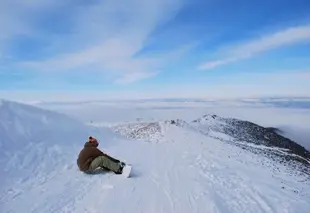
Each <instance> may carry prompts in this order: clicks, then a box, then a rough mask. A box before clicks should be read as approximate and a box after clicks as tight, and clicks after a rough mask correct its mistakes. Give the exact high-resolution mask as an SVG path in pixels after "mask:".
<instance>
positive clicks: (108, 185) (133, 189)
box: [0, 128, 310, 213]
mask: <svg viewBox="0 0 310 213" xmlns="http://www.w3.org/2000/svg"><path fill="white" fill-rule="evenodd" d="M165 134H166V136H167V138H168V139H169V138H170V139H171V140H168V141H166V142H165V143H146V142H143V141H135V140H134V141H128V140H123V141H117V142H115V144H114V145H112V146H110V147H109V150H108V152H109V153H111V154H112V155H114V156H122V159H124V160H125V161H128V162H130V163H132V164H133V165H134V168H133V173H134V174H133V177H132V178H129V179H124V178H122V177H121V176H116V175H114V174H110V173H107V174H98V175H85V174H83V173H81V172H79V171H78V169H77V167H76V164H75V161H74V160H72V161H71V162H66V163H64V162H57V164H58V165H61V164H62V165H63V167H62V169H60V170H53V171H52V172H51V173H49V176H47V177H45V178H43V179H42V177H44V175H45V171H42V173H41V174H40V173H38V174H36V175H37V176H35V177H33V178H32V179H31V178H30V179H28V180H23V181H21V182H20V183H19V184H16V185H14V187H12V189H11V190H10V191H7V194H2V195H1V198H0V202H1V203H0V204H1V207H2V211H1V212H24V211H25V209H26V210H27V212H31V213H37V212H46V213H50V212H75V213H79V212H156V213H159V212H165V213H167V212H170V213H179V212H222V213H237V212H238V213H239V212H255V213H259V212H265V213H267V212H268V213H269V212H279V213H280V212H281V213H282V212H296V213H297V212H298V213H306V212H308V210H309V208H310V196H309V191H310V187H309V184H308V183H303V182H298V180H296V179H293V178H292V177H290V176H286V174H285V173H280V172H279V173H275V171H272V170H271V169H269V168H268V167H265V166H263V165H261V164H260V163H259V162H260V160H258V159H257V158H262V157H261V156H255V155H253V154H252V153H249V152H247V151H246V150H242V149H241V148H238V147H235V146H231V145H229V144H226V143H223V142H221V141H218V140H215V139H206V138H205V137H202V136H201V135H199V134H197V133H194V132H184V131H183V132H182V131H181V130H180V129H177V128H171V129H170V130H169V131H168V132H166V133H165ZM101 148H102V149H104V148H103V147H101ZM72 155H77V153H75V152H72ZM72 159H74V158H73V157H72ZM55 160H56V161H57V159H55ZM266 161H267V159H266ZM279 166H280V165H279ZM51 169H53V168H51ZM39 177H40V179H39Z"/></svg>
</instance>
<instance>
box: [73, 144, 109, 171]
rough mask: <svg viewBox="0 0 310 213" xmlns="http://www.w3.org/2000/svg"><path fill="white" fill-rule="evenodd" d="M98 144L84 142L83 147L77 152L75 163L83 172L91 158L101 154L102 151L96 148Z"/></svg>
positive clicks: (87, 167)
mask: <svg viewBox="0 0 310 213" xmlns="http://www.w3.org/2000/svg"><path fill="white" fill-rule="evenodd" d="M97 146H98V144H96V143H91V142H86V143H85V144H84V148H83V149H82V150H81V152H80V153H79V156H78V159H77V164H78V167H79V169H80V170H81V171H83V172H85V171H87V170H88V169H89V166H90V164H91V162H92V161H93V160H95V159H96V158H97V157H99V156H102V155H103V152H101V151H100V150H99V149H97Z"/></svg>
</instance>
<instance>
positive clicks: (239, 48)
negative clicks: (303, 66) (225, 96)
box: [198, 25, 310, 70]
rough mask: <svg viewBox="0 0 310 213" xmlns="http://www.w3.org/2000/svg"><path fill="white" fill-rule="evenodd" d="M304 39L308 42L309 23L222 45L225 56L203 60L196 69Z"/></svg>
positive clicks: (260, 52) (247, 56)
mask: <svg viewBox="0 0 310 213" xmlns="http://www.w3.org/2000/svg"><path fill="white" fill-rule="evenodd" d="M305 41H306V42H310V25H304V26H297V27H291V28H287V29H284V30H281V31H278V32H275V33H271V34H267V35H263V36H262V37H260V38H257V39H253V40H251V41H247V42H244V43H241V44H238V45H233V46H229V47H224V48H223V50H222V51H223V52H224V54H225V55H226V57H223V58H220V59H218V60H214V61H207V62H203V63H201V64H200V65H199V66H198V69H199V70H209V69H213V68H215V67H218V66H221V65H224V64H228V63H232V62H235V61H239V60H244V59H248V58H252V57H255V56H257V55H259V54H262V53H264V52H267V51H269V50H272V49H276V48H279V47H284V46H288V45H293V44H298V43H301V42H305Z"/></svg>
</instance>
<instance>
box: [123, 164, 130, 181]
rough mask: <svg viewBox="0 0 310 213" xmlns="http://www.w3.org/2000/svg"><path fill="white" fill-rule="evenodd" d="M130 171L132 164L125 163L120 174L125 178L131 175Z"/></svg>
mask: <svg viewBox="0 0 310 213" xmlns="http://www.w3.org/2000/svg"><path fill="white" fill-rule="evenodd" d="M131 171H132V165H130V164H126V165H125V167H124V168H123V173H122V176H124V177H125V178H129V177H130V175H131Z"/></svg>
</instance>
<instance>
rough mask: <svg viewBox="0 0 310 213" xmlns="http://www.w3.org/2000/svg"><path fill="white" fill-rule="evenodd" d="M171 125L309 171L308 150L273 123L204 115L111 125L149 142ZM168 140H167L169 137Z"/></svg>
mask: <svg viewBox="0 0 310 213" xmlns="http://www.w3.org/2000/svg"><path fill="white" fill-rule="evenodd" d="M170 126H177V127H179V128H183V129H186V130H191V131H196V132H199V133H200V134H202V135H205V136H206V137H211V138H214V139H219V140H221V141H225V142H227V143H231V144H233V145H236V146H238V147H241V148H243V149H246V150H249V151H251V152H253V153H255V154H262V155H265V156H268V157H269V158H271V159H273V160H276V161H278V162H281V163H283V164H285V165H287V166H289V169H292V171H295V172H294V173H299V172H300V171H301V172H302V173H304V174H305V175H310V152H309V151H307V150H306V149H305V148H304V147H302V146H301V145H299V144H298V143H296V142H294V141H292V140H290V139H288V138H286V137H284V136H282V135H280V134H278V133H277V130H276V129H275V128H272V127H267V128H265V127H262V126H259V125H257V124H254V123H252V122H249V121H243V120H238V119H234V118H223V117H219V116H217V115H205V116H203V117H201V118H199V119H196V120H194V121H192V122H186V121H184V120H181V119H178V120H169V121H161V122H136V123H126V124H119V125H115V126H113V127H112V129H113V130H114V131H115V132H117V133H120V134H121V135H123V136H125V137H126V138H131V139H139V140H144V141H149V142H157V143H161V142H167V141H168V140H167V138H166V135H165V132H166V131H167V129H169V128H171V127H170ZM168 142H169V141H168Z"/></svg>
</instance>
